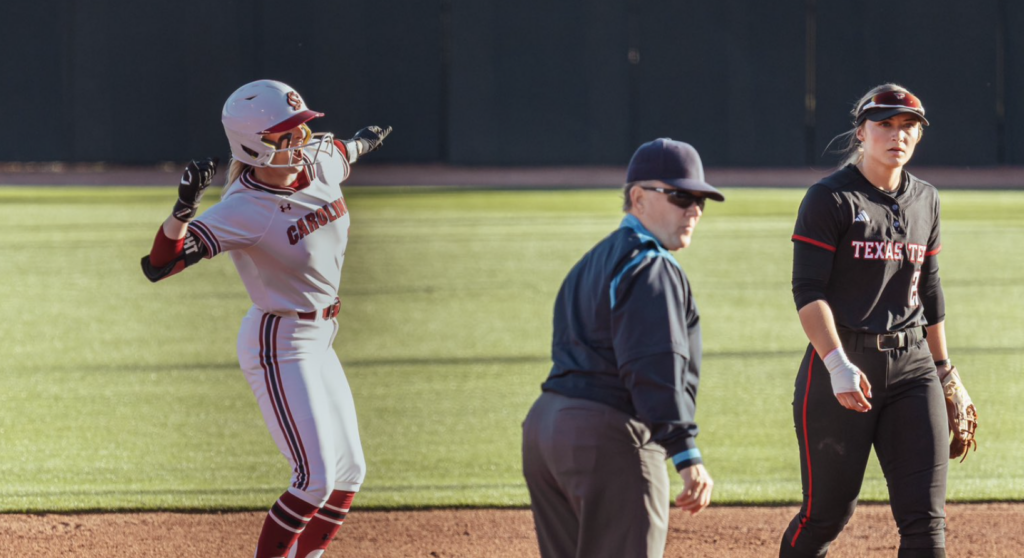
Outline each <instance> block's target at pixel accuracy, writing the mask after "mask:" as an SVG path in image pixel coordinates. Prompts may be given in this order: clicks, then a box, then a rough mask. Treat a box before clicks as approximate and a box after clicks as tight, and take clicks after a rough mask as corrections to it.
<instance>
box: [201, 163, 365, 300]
mask: <svg viewBox="0 0 1024 558" xmlns="http://www.w3.org/2000/svg"><path fill="white" fill-rule="evenodd" d="M308 155H309V154H308V153H307V154H306V155H304V156H305V157H306V160H307V162H308V161H309V158H308ZM305 169H306V170H305V173H306V177H307V178H308V179H309V184H308V186H305V187H300V188H298V189H296V190H292V189H290V188H280V187H275V186H268V185H266V184H263V183H261V182H259V181H258V180H256V176H255V174H254V173H253V172H252V171H253V169H252V168H247V169H246V170H245V171H244V172H242V174H241V175H240V176H239V177H238V179H237V180H235V181H234V182H232V183H231V184H230V185H229V186H228V187H227V188H226V189H225V190H224V193H223V194H222V195H221V201H220V202H219V203H217V204H215V205H214V206H212V207H211V208H210V209H208V210H207V211H206V212H205V213H203V214H202V215H201V216H200V217H198V218H197V219H196V220H194V221H192V223H190V224H189V230H190V232H192V234H193V235H194V236H195V237H196V238H198V239H199V240H200V242H202V243H203V244H204V245H205V246H206V251H207V256H206V257H207V258H212V257H214V256H216V255H217V254H220V253H221V252H225V251H229V252H230V253H231V258H232V260H234V262H235V267H236V268H237V269H238V275H239V276H241V278H242V282H243V283H244V284H245V288H246V290H247V291H249V298H250V299H252V303H253V305H255V306H256V308H259V309H260V310H263V311H264V312H269V313H271V314H278V315H283V316H288V315H292V314H293V313H295V312H311V311H315V310H320V309H323V308H326V307H328V306H330V305H331V304H333V303H334V299H335V297H337V296H338V285H340V283H341V266H342V264H343V263H344V261H345V248H346V246H347V245H348V229H349V214H348V208H347V207H346V206H345V199H344V197H343V196H342V193H341V183H342V182H343V181H344V180H345V179H346V178H348V175H349V163H348V161H347V160H346V159H345V156H344V154H343V153H342V151H341V150H340V149H333V150H331V153H330V154H328V153H326V152H323V153H320V156H319V158H318V159H317V164H316V165H311V166H307V167H305ZM301 176H302V175H300V177H301ZM299 182H300V183H302V182H304V181H303V180H301V178H300V181H299Z"/></svg>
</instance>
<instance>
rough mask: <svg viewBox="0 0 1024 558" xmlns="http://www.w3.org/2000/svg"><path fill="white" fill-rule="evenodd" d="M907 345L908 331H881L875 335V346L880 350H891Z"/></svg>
mask: <svg viewBox="0 0 1024 558" xmlns="http://www.w3.org/2000/svg"><path fill="white" fill-rule="evenodd" d="M906 346H907V332H906V331H896V332H893V333H880V334H878V336H877V337H875V347H877V348H878V350H879V351H891V350H893V349H900V348H903V347H906Z"/></svg>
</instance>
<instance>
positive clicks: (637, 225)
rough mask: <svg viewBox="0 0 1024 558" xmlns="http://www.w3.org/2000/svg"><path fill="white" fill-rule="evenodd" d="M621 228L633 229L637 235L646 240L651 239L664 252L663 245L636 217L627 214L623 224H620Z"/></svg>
mask: <svg viewBox="0 0 1024 558" xmlns="http://www.w3.org/2000/svg"><path fill="white" fill-rule="evenodd" d="M619 228H620V229H622V228H630V229H633V230H634V231H636V232H637V234H639V235H640V236H642V237H645V238H644V240H647V239H651V240H653V241H654V243H655V244H656V245H657V246H658V249H659V250H664V248H662V246H661V243H660V242H658V239H657V237H655V236H654V235H653V234H652V233H651V231H649V230H647V227H645V226H644V225H643V223H641V222H640V219H637V218H636V216H635V215H632V214H629V213H627V214H626V216H625V217H623V218H622V223H619Z"/></svg>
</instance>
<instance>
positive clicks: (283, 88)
mask: <svg viewBox="0 0 1024 558" xmlns="http://www.w3.org/2000/svg"><path fill="white" fill-rule="evenodd" d="M323 115H324V113H322V112H316V111H314V110H310V109H309V108H308V107H306V103H305V101H303V100H302V96H300V95H299V93H298V92H297V91H295V89H293V88H292V87H291V86H289V85H286V84H284V83H281V82H279V81H274V80H271V79H261V80H259V81H254V82H252V83H247V84H245V85H243V86H241V87H239V88H238V89H237V90H236V91H235V92H234V93H232V94H231V96H230V97H228V100H227V101H226V102H225V103H224V110H223V111H222V112H221V117H220V120H221V123H223V124H224V133H226V134H227V136H228V142H229V143H230V144H231V155H232V156H233V157H234V158H235V160H237V161H241V162H243V163H245V164H248V165H253V166H256V167H291V166H293V165H291V164H277V165H275V164H271V163H270V160H271V159H273V157H274V155H275V154H277V153H283V152H291V151H296V150H300V149H305V148H314V147H315V148H316V154H315V155H314V157H313V158H312V162H311V163H305V164H313V163H315V162H316V159H317V157H319V155H320V152H321V151H322V150H323V149H325V148H327V147H328V146H330V147H332V148H333V146H334V142H333V141H332V140H333V139H334V138H333V136H332V135H331V134H316V136H317V137H316V138H315V139H314V137H313V136H314V134H313V133H312V132H310V130H309V127H307V126H306V122H309V121H310V120H312V119H314V118H319V117H321V116H323ZM299 126H301V127H302V128H303V130H304V132H305V136H304V137H303V138H301V141H294V142H292V144H291V145H289V146H288V147H286V148H282V147H279V146H277V145H274V144H273V143H271V142H268V141H266V140H265V139H264V138H263V135H264V134H273V133H277V132H284V131H287V130H291V129H293V128H295V127H299Z"/></svg>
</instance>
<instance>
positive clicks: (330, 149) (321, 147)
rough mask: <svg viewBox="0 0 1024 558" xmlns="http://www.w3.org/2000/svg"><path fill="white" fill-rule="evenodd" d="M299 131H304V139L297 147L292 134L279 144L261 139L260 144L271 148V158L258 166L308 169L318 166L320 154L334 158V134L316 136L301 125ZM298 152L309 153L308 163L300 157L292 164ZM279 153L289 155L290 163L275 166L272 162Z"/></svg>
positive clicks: (286, 135) (287, 135)
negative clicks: (305, 167) (294, 155)
mask: <svg viewBox="0 0 1024 558" xmlns="http://www.w3.org/2000/svg"><path fill="white" fill-rule="evenodd" d="M299 129H300V130H301V131H302V137H301V138H299V141H298V144H297V145H292V144H293V142H294V138H292V135H291V134H290V133H288V134H285V135H283V136H281V138H280V139H279V140H278V141H277V142H273V141H270V140H269V139H267V138H265V137H264V138H263V139H261V140H260V143H262V144H263V145H266V146H267V147H268V148H269V152H268V154H269V158H268V159H267V161H266V162H265V163H264V164H262V165H256V166H263V167H269V168H275V169H279V168H291V167H297V166H307V167H308V166H312V165H315V164H316V162H317V160H318V159H319V158H320V153H327V156H328V157H333V156H334V134H332V133H330V132H320V133H316V134H314V133H313V131H312V130H310V129H309V126H307V125H305V124H300V125H299ZM307 149H308V150H310V151H311V153H310V152H309V151H307ZM296 151H298V152H300V153H303V152H305V153H309V154H310V155H311V156H310V157H309V159H308V162H307V159H306V157H300V158H299V162H297V163H292V162H291V160H292V159H293V158H294V157H293V156H292V154H293V153H295V152H296ZM246 153H247V154H249V153H248V150H246ZM278 153H287V154H288V162H287V163H280V164H274V163H272V162H270V161H272V160H273V159H274V157H275V156H276V155H277V154H278Z"/></svg>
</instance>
